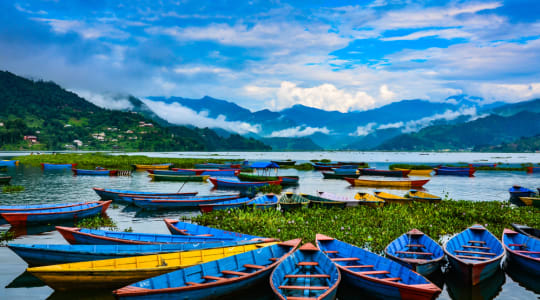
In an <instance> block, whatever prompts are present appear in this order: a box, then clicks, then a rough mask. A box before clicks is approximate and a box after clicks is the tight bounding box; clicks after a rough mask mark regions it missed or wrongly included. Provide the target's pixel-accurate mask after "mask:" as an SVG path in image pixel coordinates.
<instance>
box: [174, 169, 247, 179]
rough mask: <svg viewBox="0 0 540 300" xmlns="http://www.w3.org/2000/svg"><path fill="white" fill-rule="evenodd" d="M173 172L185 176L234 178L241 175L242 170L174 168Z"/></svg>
mask: <svg viewBox="0 0 540 300" xmlns="http://www.w3.org/2000/svg"><path fill="white" fill-rule="evenodd" d="M173 171H176V172H180V173H183V175H209V176H225V177H234V176H236V175H238V173H240V169H179V168H173Z"/></svg>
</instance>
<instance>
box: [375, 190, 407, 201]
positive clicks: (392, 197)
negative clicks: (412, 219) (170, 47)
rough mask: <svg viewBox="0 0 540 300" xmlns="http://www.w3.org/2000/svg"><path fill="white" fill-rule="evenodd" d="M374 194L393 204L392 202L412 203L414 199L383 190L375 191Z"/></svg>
mask: <svg viewBox="0 0 540 300" xmlns="http://www.w3.org/2000/svg"><path fill="white" fill-rule="evenodd" d="M373 194H374V195H375V197H377V198H381V199H383V200H384V203H385V204H391V203H399V204H406V203H411V201H412V200H411V199H410V198H405V197H401V196H398V195H394V194H390V193H387V192H382V191H374V192H373Z"/></svg>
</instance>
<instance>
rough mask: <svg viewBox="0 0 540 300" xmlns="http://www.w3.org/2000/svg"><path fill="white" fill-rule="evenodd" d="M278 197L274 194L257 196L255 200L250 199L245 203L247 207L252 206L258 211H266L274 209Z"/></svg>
mask: <svg viewBox="0 0 540 300" xmlns="http://www.w3.org/2000/svg"><path fill="white" fill-rule="evenodd" d="M278 201H279V199H278V197H277V196H276V195H274V194H266V195H263V196H259V197H257V198H255V199H252V200H251V201H249V202H248V203H247V206H253V207H256V208H258V209H268V208H273V209H276V208H277V205H278Z"/></svg>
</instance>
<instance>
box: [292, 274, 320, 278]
mask: <svg viewBox="0 0 540 300" xmlns="http://www.w3.org/2000/svg"><path fill="white" fill-rule="evenodd" d="M285 278H330V275H328V274H294V275H285Z"/></svg>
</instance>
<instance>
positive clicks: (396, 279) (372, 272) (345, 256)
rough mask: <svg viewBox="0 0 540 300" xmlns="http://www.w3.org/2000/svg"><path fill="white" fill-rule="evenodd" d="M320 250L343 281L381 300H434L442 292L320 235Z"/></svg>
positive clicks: (416, 276) (390, 263)
mask: <svg viewBox="0 0 540 300" xmlns="http://www.w3.org/2000/svg"><path fill="white" fill-rule="evenodd" d="M316 241H317V247H318V248H319V250H321V251H322V252H324V253H325V254H326V255H327V256H328V257H329V258H330V260H332V261H333V262H334V264H336V266H337V267H338V269H339V271H340V272H341V276H342V280H343V282H345V283H347V284H349V285H351V286H353V287H354V288H357V289H358V292H359V293H367V294H368V295H370V296H373V297H377V298H382V299H435V298H437V296H438V295H439V294H440V293H441V289H440V288H439V287H437V286H436V285H435V284H433V283H431V282H430V281H429V280H427V279H425V278H424V277H422V276H421V275H420V274H417V273H415V272H413V271H412V270H410V269H409V268H407V267H404V266H402V265H400V264H399V263H397V262H394V261H392V260H390V259H387V258H384V257H382V256H379V255H377V254H375V253H372V252H369V251H367V250H364V249H362V248H360V247H356V246H353V245H350V244H347V243H344V242H342V241H339V240H336V239H334V238H331V237H328V236H325V235H322V234H317V236H316Z"/></svg>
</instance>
